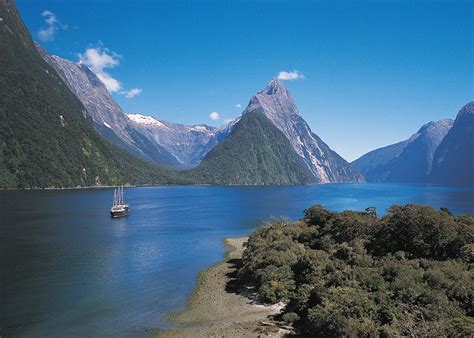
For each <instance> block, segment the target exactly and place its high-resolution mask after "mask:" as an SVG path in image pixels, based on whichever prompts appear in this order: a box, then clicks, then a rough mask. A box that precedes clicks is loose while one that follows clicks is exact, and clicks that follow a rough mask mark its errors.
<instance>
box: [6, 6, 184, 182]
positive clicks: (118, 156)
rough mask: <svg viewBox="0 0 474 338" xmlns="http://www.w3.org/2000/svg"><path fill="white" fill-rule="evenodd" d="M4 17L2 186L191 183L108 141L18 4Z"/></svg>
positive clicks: (11, 7)
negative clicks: (43, 50)
mask: <svg viewBox="0 0 474 338" xmlns="http://www.w3.org/2000/svg"><path fill="white" fill-rule="evenodd" d="M0 14H1V17H2V21H0V51H1V52H0V188H34V187H74V186H93V185H100V184H125V183H131V184H152V183H153V184H163V183H179V182H187V180H184V179H178V178H177V177H176V176H177V175H176V174H175V173H173V172H171V171H168V170H165V169H161V168H158V167H156V166H153V165H151V164H149V163H147V162H144V161H141V160H138V159H136V158H135V157H133V156H130V155H128V154H127V153H126V152H124V151H121V150H118V149H117V148H116V147H114V146H112V145H111V144H110V143H108V142H107V141H105V140H103V139H102V138H101V137H100V136H99V135H98V134H97V133H96V132H95V131H94V129H93V127H92V121H91V119H90V118H89V116H88V115H87V114H86V112H85V109H84V107H83V106H82V104H81V103H80V101H79V100H78V99H77V98H76V97H75V96H74V95H73V94H72V93H71V91H70V90H69V88H68V87H67V86H66V85H65V84H64V83H63V81H62V80H61V79H60V77H59V76H58V75H57V74H56V72H55V71H54V70H53V69H52V68H51V67H50V66H49V65H48V64H47V63H46V62H45V61H44V60H43V59H42V58H41V56H40V55H39V53H38V51H37V49H36V47H35V46H34V44H33V41H32V39H31V36H30V34H29V32H28V31H27V29H26V27H25V26H24V24H23V22H22V21H21V19H20V17H19V15H18V12H17V10H16V8H15V6H14V4H13V3H10V2H5V1H1V2H0Z"/></svg>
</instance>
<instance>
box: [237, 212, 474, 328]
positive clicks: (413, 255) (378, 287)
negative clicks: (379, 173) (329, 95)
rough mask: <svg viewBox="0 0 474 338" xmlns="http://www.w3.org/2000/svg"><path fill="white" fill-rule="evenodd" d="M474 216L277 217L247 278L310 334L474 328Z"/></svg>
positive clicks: (254, 253) (247, 266)
mask: <svg viewBox="0 0 474 338" xmlns="http://www.w3.org/2000/svg"><path fill="white" fill-rule="evenodd" d="M473 234H474V217H472V216H467V215H464V216H454V215H452V214H451V213H450V212H449V211H448V210H446V209H441V210H440V211H439V212H437V211H435V210H434V209H433V208H431V207H426V206H419V205H415V204H408V205H406V206H392V207H391V208H389V210H388V214H387V215H386V216H384V217H382V218H377V217H376V216H375V210H374V209H373V208H368V209H367V210H366V211H365V212H354V211H344V212H340V213H337V212H330V211H328V210H326V209H324V208H323V207H321V206H319V205H317V206H313V207H311V208H308V209H307V210H305V213H304V218H303V220H302V221H301V222H298V223H293V224H290V223H288V222H286V221H284V220H276V221H272V222H270V223H269V224H268V225H266V226H265V227H262V228H260V229H258V230H257V231H255V232H254V233H253V234H252V235H250V237H249V241H248V243H247V247H246V250H245V252H244V255H243V266H242V268H241V269H240V270H239V272H238V276H239V279H240V280H241V281H242V282H243V283H244V284H246V285H252V286H254V287H255V289H256V290H257V292H258V294H259V295H260V297H261V298H262V300H264V301H267V302H277V301H285V302H287V304H288V305H287V307H286V309H285V311H286V312H285V314H284V315H283V319H284V320H285V321H287V322H289V323H293V324H294V325H295V326H296V327H297V329H298V330H299V333H300V334H302V335H308V336H323V337H335V336H378V335H382V336H387V335H388V336H401V335H419V336H472V335H474V320H473V316H474V274H473V272H472V270H471V268H472V265H471V262H472V257H473V253H472V252H473V247H474V243H473V242H474V241H473V240H474V239H473Z"/></svg>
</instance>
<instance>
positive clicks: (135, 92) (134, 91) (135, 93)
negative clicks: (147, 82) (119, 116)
mask: <svg viewBox="0 0 474 338" xmlns="http://www.w3.org/2000/svg"><path fill="white" fill-rule="evenodd" d="M142 92H143V90H141V89H140V88H132V89H130V90H128V91H126V92H125V97H126V98H129V99H132V98H134V97H136V96H138V95H140V94H141V93H142Z"/></svg>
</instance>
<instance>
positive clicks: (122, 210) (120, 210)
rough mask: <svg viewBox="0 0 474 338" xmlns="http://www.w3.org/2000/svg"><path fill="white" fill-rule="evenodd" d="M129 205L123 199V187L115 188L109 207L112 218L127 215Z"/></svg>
mask: <svg viewBox="0 0 474 338" xmlns="http://www.w3.org/2000/svg"><path fill="white" fill-rule="evenodd" d="M128 210H129V206H128V204H127V203H125V202H124V200H123V187H118V188H115V191H114V202H113V204H112V208H111V209H110V215H111V216H112V217H114V218H116V217H123V216H127V215H128Z"/></svg>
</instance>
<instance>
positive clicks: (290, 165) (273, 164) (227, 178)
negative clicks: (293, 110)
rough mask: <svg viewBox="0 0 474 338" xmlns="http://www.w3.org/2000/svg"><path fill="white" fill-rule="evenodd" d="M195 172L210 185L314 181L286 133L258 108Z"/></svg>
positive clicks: (212, 151) (245, 118)
mask: <svg viewBox="0 0 474 338" xmlns="http://www.w3.org/2000/svg"><path fill="white" fill-rule="evenodd" d="M191 174H192V175H193V176H194V177H197V178H199V179H200V181H203V182H204V183H210V184H256V185H273V184H276V185H285V184H288V185H289V184H305V183H310V182H311V181H312V180H313V178H312V176H311V174H310V173H309V169H307V167H306V165H305V164H304V163H303V161H302V160H301V159H300V158H299V156H298V155H297V154H296V153H295V151H294V150H293V148H292V146H291V144H290V142H289V141H288V140H287V139H286V137H285V135H284V134H283V133H282V132H281V131H280V130H279V129H278V128H277V127H275V126H274V125H273V124H272V122H271V121H270V120H269V119H268V118H267V117H266V116H265V115H264V114H263V113H261V112H258V111H254V112H250V113H246V114H245V115H244V116H242V119H241V120H240V121H239V122H238V123H237V125H236V126H235V127H234V130H233V131H232V133H231V134H230V135H229V137H228V138H227V139H226V140H224V141H222V142H220V143H219V144H217V145H216V146H215V147H214V148H213V149H212V150H211V151H210V152H209V154H207V155H206V157H205V158H204V159H203V161H202V163H201V164H200V165H199V167H197V168H196V169H194V170H192V171H191Z"/></svg>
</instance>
